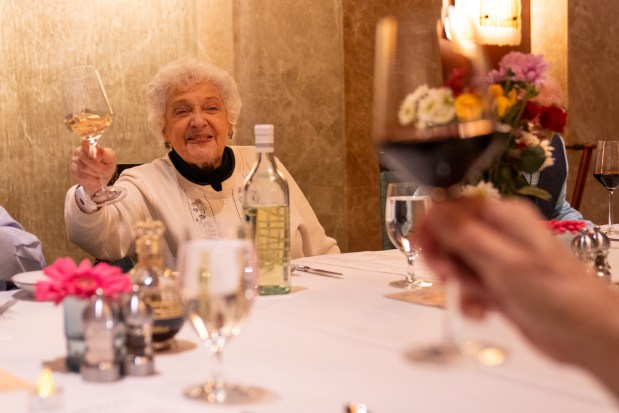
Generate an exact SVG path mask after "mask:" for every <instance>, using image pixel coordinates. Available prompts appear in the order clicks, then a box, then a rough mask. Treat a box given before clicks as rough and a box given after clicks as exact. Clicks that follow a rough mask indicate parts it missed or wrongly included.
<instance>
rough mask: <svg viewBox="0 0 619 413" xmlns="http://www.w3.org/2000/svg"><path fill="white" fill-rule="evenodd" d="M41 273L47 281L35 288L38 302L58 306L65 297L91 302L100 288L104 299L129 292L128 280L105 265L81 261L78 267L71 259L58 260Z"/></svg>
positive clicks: (117, 270) (124, 275) (119, 272)
mask: <svg viewBox="0 0 619 413" xmlns="http://www.w3.org/2000/svg"><path fill="white" fill-rule="evenodd" d="M43 273H45V275H47V277H49V280H47V281H39V282H38V283H37V284H36V287H35V295H34V296H35V298H36V299H37V300H39V301H54V303H56V304H58V303H60V302H61V301H62V300H64V298H65V297H67V296H74V297H77V298H90V297H91V296H92V295H94V294H95V292H96V291H97V289H99V288H101V289H102V290H103V294H104V295H106V296H108V297H110V298H112V299H115V298H116V297H117V296H118V295H119V294H121V293H124V292H128V291H130V290H131V280H130V279H129V277H128V276H127V275H126V274H125V273H123V272H122V269H121V268H120V267H116V266H113V265H109V264H106V263H104V262H102V263H99V264H97V265H95V266H92V264H91V263H90V261H89V260H87V259H84V260H82V262H81V263H80V265H79V266H77V265H75V262H73V260H72V259H71V258H68V257H67V258H58V259H57V260H56V261H55V262H54V263H53V264H52V265H49V266H47V267H46V268H45V269H44V270H43Z"/></svg>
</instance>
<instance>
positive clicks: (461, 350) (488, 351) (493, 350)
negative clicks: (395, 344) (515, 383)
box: [405, 340, 507, 366]
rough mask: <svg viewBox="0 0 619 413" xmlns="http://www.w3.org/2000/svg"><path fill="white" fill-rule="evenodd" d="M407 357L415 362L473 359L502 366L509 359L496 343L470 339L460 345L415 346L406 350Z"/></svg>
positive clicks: (483, 363)
mask: <svg viewBox="0 0 619 413" xmlns="http://www.w3.org/2000/svg"><path fill="white" fill-rule="evenodd" d="M405 355H406V358H407V359H408V360H410V361H412V362H415V363H430V364H442V365H447V364H454V363H456V362H461V361H466V360H472V361H474V362H475V363H478V364H482V365H484V366H500V365H501V364H503V363H505V360H507V352H506V351H505V350H504V349H503V348H501V347H499V346H497V345H494V344H490V343H486V342H483V341H477V340H469V341H467V342H465V343H462V344H461V345H460V346H456V345H450V344H434V345H428V346H424V347H415V348H412V349H410V350H408V351H407V352H406V354H405Z"/></svg>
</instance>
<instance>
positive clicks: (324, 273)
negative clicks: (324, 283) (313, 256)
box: [293, 265, 343, 278]
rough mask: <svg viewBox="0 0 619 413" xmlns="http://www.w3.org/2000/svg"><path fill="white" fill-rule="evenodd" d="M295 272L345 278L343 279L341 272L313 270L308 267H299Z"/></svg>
mask: <svg viewBox="0 0 619 413" xmlns="http://www.w3.org/2000/svg"><path fill="white" fill-rule="evenodd" d="M293 271H302V272H308V273H310V274H316V275H322V276H325V277H333V278H343V277H342V275H343V274H342V273H341V272H335V271H327V270H321V269H319V268H311V267H308V266H307V265H297V266H296V268H294V269H293Z"/></svg>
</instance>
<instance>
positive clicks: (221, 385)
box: [210, 340, 226, 403]
mask: <svg viewBox="0 0 619 413" xmlns="http://www.w3.org/2000/svg"><path fill="white" fill-rule="evenodd" d="M222 347H223V346H222V345H221V343H218V342H217V340H215V342H213V343H211V345H210V351H211V355H212V356H213V357H212V359H213V366H212V368H211V379H210V381H211V386H212V394H213V398H214V399H215V400H216V401H217V402H219V403H222V402H223V401H224V400H225V398H226V385H225V382H224V373H223V354H222Z"/></svg>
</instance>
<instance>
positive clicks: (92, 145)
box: [88, 138, 107, 191]
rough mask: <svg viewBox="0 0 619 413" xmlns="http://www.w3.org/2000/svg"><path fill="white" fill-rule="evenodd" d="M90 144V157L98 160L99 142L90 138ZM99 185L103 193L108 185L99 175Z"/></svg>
mask: <svg viewBox="0 0 619 413" xmlns="http://www.w3.org/2000/svg"><path fill="white" fill-rule="evenodd" d="M88 143H89V144H90V147H89V152H90V156H92V159H97V140H96V139H94V138H88ZM99 184H100V185H101V191H103V190H104V189H105V187H106V186H107V183H106V182H103V177H102V176H101V174H99Z"/></svg>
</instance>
